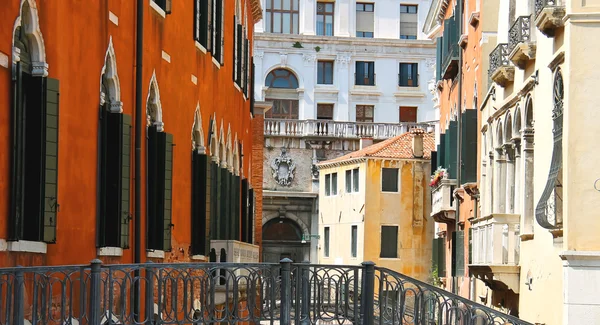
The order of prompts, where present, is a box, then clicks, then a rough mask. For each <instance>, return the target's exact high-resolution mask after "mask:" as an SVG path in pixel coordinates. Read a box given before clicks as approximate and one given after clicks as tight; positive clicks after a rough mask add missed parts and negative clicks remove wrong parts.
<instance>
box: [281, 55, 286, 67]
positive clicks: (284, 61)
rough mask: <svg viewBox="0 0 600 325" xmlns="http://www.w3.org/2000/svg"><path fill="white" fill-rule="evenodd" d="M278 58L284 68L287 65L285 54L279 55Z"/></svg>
mask: <svg viewBox="0 0 600 325" xmlns="http://www.w3.org/2000/svg"><path fill="white" fill-rule="evenodd" d="M279 58H280V60H281V66H282V67H285V66H286V65H287V54H285V53H279Z"/></svg>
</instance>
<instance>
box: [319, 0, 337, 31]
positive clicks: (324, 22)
mask: <svg viewBox="0 0 600 325" xmlns="http://www.w3.org/2000/svg"><path fill="white" fill-rule="evenodd" d="M333 5H334V3H333V2H317V35H324V36H333Z"/></svg>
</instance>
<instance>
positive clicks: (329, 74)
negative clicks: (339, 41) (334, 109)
mask: <svg viewBox="0 0 600 325" xmlns="http://www.w3.org/2000/svg"><path fill="white" fill-rule="evenodd" d="M317 84H319V85H332V84H333V61H319V62H317Z"/></svg>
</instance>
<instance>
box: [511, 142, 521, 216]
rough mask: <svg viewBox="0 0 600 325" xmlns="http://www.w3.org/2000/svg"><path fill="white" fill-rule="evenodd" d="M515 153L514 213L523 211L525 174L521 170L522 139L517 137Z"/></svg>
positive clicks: (514, 145) (514, 144) (514, 143)
mask: <svg viewBox="0 0 600 325" xmlns="http://www.w3.org/2000/svg"><path fill="white" fill-rule="evenodd" d="M513 147H514V154H515V193H514V204H515V205H514V213H516V214H519V213H521V211H523V208H522V207H521V184H522V183H523V175H522V174H521V171H522V170H523V168H522V167H521V164H522V163H523V160H522V159H521V139H520V138H516V139H514V140H513Z"/></svg>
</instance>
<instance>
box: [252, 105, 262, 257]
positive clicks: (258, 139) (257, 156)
mask: <svg viewBox="0 0 600 325" xmlns="http://www.w3.org/2000/svg"><path fill="white" fill-rule="evenodd" d="M264 142H265V135H264V116H263V115H262V114H256V115H255V116H254V119H252V159H251V163H250V168H251V174H250V175H251V179H250V183H251V185H252V188H253V189H254V198H255V212H254V244H255V245H258V247H259V258H260V261H261V262H262V206H263V200H262V198H263V195H262V194H263V152H264V146H263V144H264Z"/></svg>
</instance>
